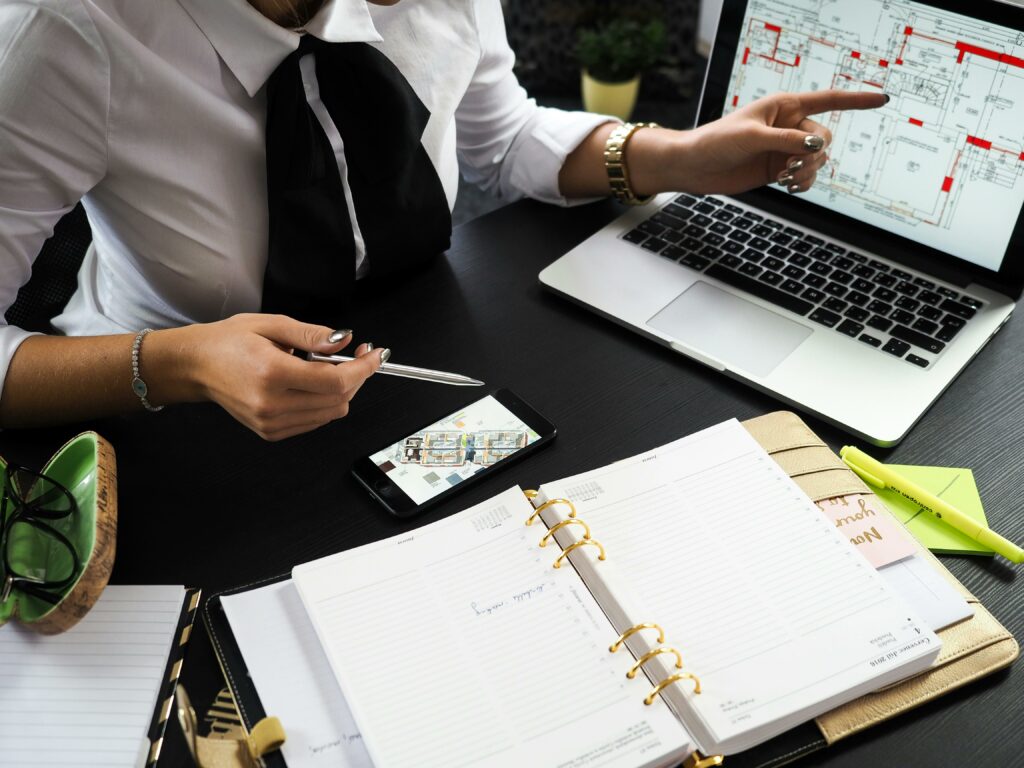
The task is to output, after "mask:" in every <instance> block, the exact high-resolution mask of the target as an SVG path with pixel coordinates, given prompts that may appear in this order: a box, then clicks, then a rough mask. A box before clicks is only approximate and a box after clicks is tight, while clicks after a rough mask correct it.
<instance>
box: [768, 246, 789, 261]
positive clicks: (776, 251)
mask: <svg viewBox="0 0 1024 768" xmlns="http://www.w3.org/2000/svg"><path fill="white" fill-rule="evenodd" d="M768 255H769V256H777V257H779V258H780V259H784V258H786V257H787V256H789V248H783V247H782V246H781V245H773V246H772V247H771V248H769V249H768Z"/></svg>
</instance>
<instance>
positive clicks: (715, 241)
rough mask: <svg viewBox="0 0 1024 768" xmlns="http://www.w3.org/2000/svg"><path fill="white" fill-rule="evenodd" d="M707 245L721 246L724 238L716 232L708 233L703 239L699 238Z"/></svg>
mask: <svg viewBox="0 0 1024 768" xmlns="http://www.w3.org/2000/svg"><path fill="white" fill-rule="evenodd" d="M701 240H703V241H704V242H705V243H707V244H708V245H721V244H722V243H724V242H725V238H724V237H722V236H721V235H719V234H718V233H716V232H708V233H707V234H706V235H704V237H702V238H701Z"/></svg>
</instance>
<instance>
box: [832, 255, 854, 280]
mask: <svg viewBox="0 0 1024 768" xmlns="http://www.w3.org/2000/svg"><path fill="white" fill-rule="evenodd" d="M832 266H833V267H835V268H836V269H851V268H852V267H853V259H848V258H846V257H845V256H836V257H835V258H834V259H832ZM850 279H851V280H852V279H853V277H852V276H851V277H850Z"/></svg>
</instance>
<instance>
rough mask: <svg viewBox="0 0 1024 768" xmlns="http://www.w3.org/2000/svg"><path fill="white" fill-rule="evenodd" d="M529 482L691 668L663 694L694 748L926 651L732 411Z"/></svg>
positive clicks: (756, 733) (724, 740)
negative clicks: (595, 550) (704, 425)
mask: <svg viewBox="0 0 1024 768" xmlns="http://www.w3.org/2000/svg"><path fill="white" fill-rule="evenodd" d="M542 490H543V492H544V494H545V495H546V497H548V498H553V497H557V496H562V497H566V498H569V499H571V500H572V501H573V502H574V504H575V505H576V508H577V510H578V512H579V516H580V517H581V518H582V519H585V520H586V521H587V522H588V523H589V524H590V527H591V529H592V530H593V532H594V536H595V538H598V539H600V540H601V541H602V542H603V543H604V545H605V546H606V547H607V550H608V557H609V559H612V560H614V563H615V566H616V571H617V572H619V573H622V574H625V576H624V579H625V581H624V582H622V584H621V587H622V588H621V590H619V594H620V596H621V595H626V593H627V592H628V593H629V594H628V596H627V597H625V598H624V599H625V601H626V602H630V603H632V604H633V605H634V607H633V608H631V609H630V612H637V611H639V612H640V613H642V614H643V617H644V618H640V617H632V618H634V620H636V621H641V620H645V621H657V622H658V623H660V624H661V625H662V626H663V627H664V628H665V630H666V634H667V635H668V637H667V640H668V642H669V643H670V644H672V645H675V646H676V647H677V648H679V649H680V650H681V651H682V653H683V657H684V663H685V664H686V668H687V670H688V671H692V672H693V673H695V674H696V675H697V676H698V677H699V678H700V680H701V684H702V693H701V695H700V696H696V695H694V694H693V693H692V692H691V691H692V685H690V684H686V685H685V686H681V687H673V690H672V693H671V696H672V697H684V698H685V700H686V701H688V702H690V704H691V705H692V706H690V707H686V706H681V707H680V709H681V710H682V711H681V714H682V715H683V716H684V720H685V722H687V724H688V726H689V727H690V730H691V733H693V734H694V735H695V736H697V741H698V744H699V745H702V746H705V747H706V748H708V749H713V751H718V750H719V749H720V748H721V745H723V744H724V745H726V751H729V749H728V748H727V747H730V746H731V747H732V750H733V751H735V749H737V748H739V747H740V746H742V745H744V744H746V745H749V744H751V743H754V742H756V741H759V740H762V739H764V738H767V737H768V736H769V735H771V734H773V733H777V732H781V731H782V730H785V727H786V726H787V725H792V724H795V723H796V722H801V721H803V720H807V719H810V717H813V716H814V714H819V713H820V712H821V711H825V710H826V709H828V708H831V707H832V706H835V705H836V703H837V701H838V700H839V699H844V700H846V699H850V698H854V697H855V695H856V691H857V690H858V686H865V685H866V686H867V687H866V688H865V690H867V689H869V688H870V687H871V685H872V683H871V681H872V680H874V681H875V682H876V687H877V685H880V684H882V682H883V681H884V680H885V679H886V675H887V674H888V673H889V672H890V671H891V670H895V674H896V676H897V677H898V676H902V675H901V668H902V665H905V664H907V665H911V667H913V668H915V669H919V668H922V667H923V666H926V665H927V663H928V659H927V657H928V656H930V655H931V656H933V655H934V654H935V653H937V651H938V648H939V641H938V638H936V637H935V635H934V634H933V633H932V632H931V630H930V629H929V627H928V625H927V623H925V622H922V621H921V620H920V619H918V618H917V617H916V615H915V614H914V613H913V612H912V611H911V610H910V609H909V608H908V607H907V606H906V604H905V603H904V602H903V601H902V600H901V599H899V597H898V596H896V595H895V594H894V593H893V591H892V590H891V589H890V588H889V586H888V585H887V584H886V581H885V579H883V578H881V577H880V576H879V575H878V574H877V573H876V571H875V570H874V569H873V568H872V567H871V566H870V564H869V563H868V562H867V560H866V559H865V558H864V557H863V555H862V554H861V553H859V552H857V550H856V549H855V548H854V547H853V546H852V545H851V544H850V542H849V541H848V540H847V538H846V537H844V536H842V535H841V533H840V532H839V531H837V530H836V528H835V526H834V525H833V524H832V523H831V522H830V521H829V520H828V519H827V518H826V517H825V516H824V515H823V514H822V513H821V512H820V511H819V510H818V509H817V508H816V507H815V506H814V505H813V504H812V503H811V501H810V499H808V498H807V496H806V495H805V494H804V493H803V492H802V491H801V490H800V489H799V487H798V486H797V485H796V484H795V483H794V482H793V481H792V480H791V479H790V478H789V477H788V476H787V475H786V474H785V473H784V472H783V471H782V470H781V468H780V467H779V466H778V465H777V464H776V463H775V462H774V461H772V459H771V457H769V456H768V454H767V453H765V451H764V449H763V448H762V447H761V446H760V445H758V444H757V443H756V442H755V441H754V439H753V438H752V437H751V436H750V434H749V433H748V432H747V431H746V430H744V429H743V428H742V426H740V425H739V423H738V422H736V421H735V420H734V421H730V422H726V423H724V424H721V425H718V426H717V427H712V428H710V429H707V430H704V431H702V432H699V433H697V434H695V435H692V436H690V437H688V438H684V439H682V440H680V441H676V442H674V443H670V444H669V445H667V446H664V447H662V448H659V449H657V450H655V451H651V452H649V453H646V454H642V455H641V456H637V457H634V458H632V459H628V460H626V461H623V462H619V463H617V464H613V465H610V466H608V467H605V468H603V469H600V470H595V471H592V472H587V473H584V474H582V475H578V476H576V477H573V478H569V479H566V480H563V481H559V482H557V483H550V484H546V485H545V486H543V488H542ZM573 528H575V527H573ZM567 530H569V529H567ZM581 565H582V566H583V567H582V568H581V571H582V572H583V573H584V574H586V573H587V572H588V567H587V564H586V563H581ZM589 570H590V572H593V570H594V569H589ZM597 570H599V569H597ZM620 581H621V580H620ZM588 583H590V582H588ZM595 589H597V590H598V591H600V585H598V586H597V587H595ZM606 591H607V593H608V594H610V595H612V596H614V595H615V593H616V586H615V585H614V584H608V585H607V590H606ZM648 617H653V618H648ZM915 665H916V666H915ZM652 666H654V667H655V668H659V667H660V668H661V669H664V665H660V664H658V663H655V664H653V665H652ZM812 713H813V714H812ZM694 715H697V716H698V717H699V718H700V720H701V721H702V722H701V723H699V724H698V723H695V722H694V720H693V716H694ZM687 717H689V719H687ZM744 734H746V736H747V738H746V739H744V738H737V737H742V736H743V735H744ZM730 740H732V741H730ZM705 741H711V742H714V747H713V748H712V746H711V745H709V744H706V743H704V742H705Z"/></svg>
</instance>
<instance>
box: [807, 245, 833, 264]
mask: <svg viewBox="0 0 1024 768" xmlns="http://www.w3.org/2000/svg"><path fill="white" fill-rule="evenodd" d="M832 255H833V254H831V253H829V252H828V251H826V250H825V249H824V248H815V249H814V250H813V251H811V258H812V259H818V261H824V262H826V263H828V262H829V261H832Z"/></svg>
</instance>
